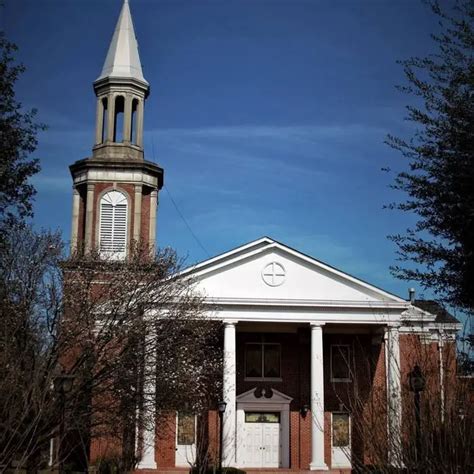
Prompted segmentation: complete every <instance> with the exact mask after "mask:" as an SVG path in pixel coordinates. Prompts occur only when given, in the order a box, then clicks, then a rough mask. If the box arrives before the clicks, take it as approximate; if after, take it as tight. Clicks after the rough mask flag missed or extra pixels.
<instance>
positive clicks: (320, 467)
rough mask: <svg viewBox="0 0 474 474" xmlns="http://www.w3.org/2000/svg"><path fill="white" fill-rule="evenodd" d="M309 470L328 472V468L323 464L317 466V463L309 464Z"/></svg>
mask: <svg viewBox="0 0 474 474" xmlns="http://www.w3.org/2000/svg"><path fill="white" fill-rule="evenodd" d="M309 470H310V471H328V470H329V468H328V467H327V466H326V464H325V463H322V464H319V463H318V464H317V463H313V462H312V463H311V464H310V465H309Z"/></svg>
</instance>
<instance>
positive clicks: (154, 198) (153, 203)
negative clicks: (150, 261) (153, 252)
mask: <svg viewBox="0 0 474 474" xmlns="http://www.w3.org/2000/svg"><path fill="white" fill-rule="evenodd" d="M157 207H158V191H157V190H156V189H154V190H153V191H152V192H151V193H150V230H149V237H148V240H149V242H148V245H149V246H150V249H154V248H155V246H156V210H157Z"/></svg>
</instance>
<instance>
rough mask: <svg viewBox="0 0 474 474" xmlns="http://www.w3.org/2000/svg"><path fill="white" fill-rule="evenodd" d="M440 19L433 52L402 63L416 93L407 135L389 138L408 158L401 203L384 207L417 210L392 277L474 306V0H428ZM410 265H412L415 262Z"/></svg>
mask: <svg viewBox="0 0 474 474" xmlns="http://www.w3.org/2000/svg"><path fill="white" fill-rule="evenodd" d="M428 3H429V5H430V7H431V9H432V11H433V12H434V14H435V15H437V17H438V18H439V20H440V33H439V34H437V35H432V37H433V40H434V41H435V42H436V45H437V52H436V54H433V55H430V56H428V57H424V58H419V57H413V58H410V59H408V60H405V61H401V64H402V65H403V67H404V72H405V75H406V79H407V83H406V85H403V86H400V87H399V89H400V90H401V91H402V92H404V93H406V94H409V95H411V96H413V97H414V98H415V100H414V101H413V102H412V105H408V106H407V110H408V117H407V119H408V120H409V121H411V122H413V123H414V124H415V125H416V131H415V132H414V134H413V136H411V137H410V138H409V139H405V138H401V137H395V136H390V135H389V136H388V139H387V142H388V144H389V145H390V146H392V147H393V148H395V149H397V150H399V151H400V152H401V153H402V154H403V155H404V156H405V157H406V158H407V159H408V161H409V170H408V171H403V172H401V173H399V174H398V175H397V177H396V179H395V182H394V184H393V188H395V189H398V190H401V191H403V192H404V193H406V194H407V196H408V197H407V200H406V201H404V202H399V203H394V204H392V205H391V206H390V207H392V208H395V209H399V210H402V211H407V212H410V213H414V214H416V215H417V217H418V220H417V223H416V225H415V226H414V228H411V229H408V230H407V231H406V233H405V234H399V235H394V236H391V237H390V238H391V239H392V240H393V241H395V242H396V244H397V245H398V250H399V252H398V253H399V260H400V261H401V262H405V263H401V264H400V265H398V266H396V267H393V269H392V270H393V271H394V273H395V275H396V276H398V277H399V278H402V279H406V280H415V281H418V282H419V283H420V284H421V285H422V286H423V287H425V288H429V289H432V290H434V291H435V293H436V294H437V295H438V297H439V298H440V299H442V300H443V301H444V302H445V303H448V304H452V305H456V306H458V307H460V308H463V309H464V310H465V311H468V312H471V313H472V311H473V310H474V0H458V1H456V2H455V5H454V7H453V9H452V10H450V12H449V13H446V12H445V11H444V10H442V9H441V8H440V6H439V5H438V2H436V1H429V2H428ZM413 264H414V265H413Z"/></svg>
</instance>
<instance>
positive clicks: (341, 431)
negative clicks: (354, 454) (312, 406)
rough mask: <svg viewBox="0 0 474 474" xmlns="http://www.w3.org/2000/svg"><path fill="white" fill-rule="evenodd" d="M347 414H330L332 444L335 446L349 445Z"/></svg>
mask: <svg viewBox="0 0 474 474" xmlns="http://www.w3.org/2000/svg"><path fill="white" fill-rule="evenodd" d="M349 443H350V435H349V415H348V414H347V413H333V415H332V445H333V446H335V447H340V448H342V447H345V446H349Z"/></svg>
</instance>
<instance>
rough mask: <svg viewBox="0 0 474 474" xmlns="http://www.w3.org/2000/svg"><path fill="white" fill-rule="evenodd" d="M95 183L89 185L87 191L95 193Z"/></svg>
mask: <svg viewBox="0 0 474 474" xmlns="http://www.w3.org/2000/svg"><path fill="white" fill-rule="evenodd" d="M94 189H95V183H87V191H94Z"/></svg>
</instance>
